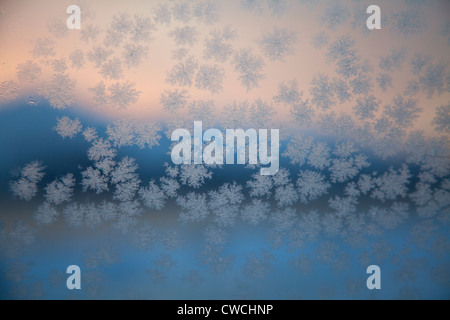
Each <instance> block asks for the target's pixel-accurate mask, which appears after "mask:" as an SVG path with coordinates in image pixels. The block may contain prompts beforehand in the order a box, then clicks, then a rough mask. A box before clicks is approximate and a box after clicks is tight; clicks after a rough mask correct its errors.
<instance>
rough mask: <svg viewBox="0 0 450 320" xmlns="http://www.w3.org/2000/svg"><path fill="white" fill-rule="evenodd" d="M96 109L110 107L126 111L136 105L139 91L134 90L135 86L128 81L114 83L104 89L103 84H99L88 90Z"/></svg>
mask: <svg viewBox="0 0 450 320" xmlns="http://www.w3.org/2000/svg"><path fill="white" fill-rule="evenodd" d="M88 91H90V92H91V93H92V94H93V95H94V97H93V99H94V102H95V104H96V105H97V106H98V107H107V106H111V107H114V108H118V109H126V108H128V107H129V106H130V105H132V104H134V103H136V102H137V101H138V98H139V96H140V94H141V91H138V90H136V89H135V84H134V83H131V82H129V81H125V82H122V83H121V82H116V83H114V84H112V85H111V86H109V87H108V89H106V86H105V83H104V82H100V83H98V84H97V85H96V86H95V87H93V88H89V89H88Z"/></svg>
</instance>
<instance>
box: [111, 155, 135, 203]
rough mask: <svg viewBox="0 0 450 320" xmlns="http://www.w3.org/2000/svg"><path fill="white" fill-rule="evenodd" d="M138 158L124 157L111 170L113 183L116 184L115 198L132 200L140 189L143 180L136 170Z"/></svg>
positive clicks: (123, 200) (124, 200)
mask: <svg viewBox="0 0 450 320" xmlns="http://www.w3.org/2000/svg"><path fill="white" fill-rule="evenodd" d="M137 169H138V165H137V164H136V160H135V159H133V158H130V157H124V158H123V159H122V160H121V161H119V162H118V163H117V165H116V167H115V168H114V170H113V171H112V172H111V183H112V184H113V185H115V190H114V197H113V198H114V199H116V200H119V201H122V202H126V201H131V200H132V199H133V198H134V197H135V195H136V192H137V191H138V189H139V185H140V183H141V180H140V179H139V176H138V174H137V173H136V170H137Z"/></svg>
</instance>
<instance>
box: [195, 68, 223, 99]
mask: <svg viewBox="0 0 450 320" xmlns="http://www.w3.org/2000/svg"><path fill="white" fill-rule="evenodd" d="M224 77H225V71H224V69H223V68H221V67H219V66H218V65H203V66H201V67H200V69H199V70H198V72H197V76H196V77H195V86H196V87H197V88H199V89H201V90H208V91H210V92H211V93H212V94H216V93H219V92H221V91H222V87H223V79H224Z"/></svg>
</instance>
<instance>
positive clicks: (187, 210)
mask: <svg viewBox="0 0 450 320" xmlns="http://www.w3.org/2000/svg"><path fill="white" fill-rule="evenodd" d="M177 205H179V206H180V207H181V212H180V214H179V219H180V221H181V222H183V223H187V222H200V221H203V220H205V219H206V218H207V216H208V215H209V210H208V201H207V198H206V195H205V194H200V193H194V192H190V193H188V194H187V195H186V196H180V197H178V198H177Z"/></svg>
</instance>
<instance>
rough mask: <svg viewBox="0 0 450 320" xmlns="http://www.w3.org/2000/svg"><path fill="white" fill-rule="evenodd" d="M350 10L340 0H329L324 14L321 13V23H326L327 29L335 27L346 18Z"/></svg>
mask: <svg viewBox="0 0 450 320" xmlns="http://www.w3.org/2000/svg"><path fill="white" fill-rule="evenodd" d="M349 16H350V11H349V9H348V8H347V6H345V5H343V4H342V2H341V1H331V2H330V3H329V4H328V5H327V8H326V9H325V12H324V14H323V15H322V18H321V20H322V23H326V24H328V28H329V29H336V28H337V27H339V26H340V25H342V24H343V23H345V22H346V21H347V20H348V17H349Z"/></svg>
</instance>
